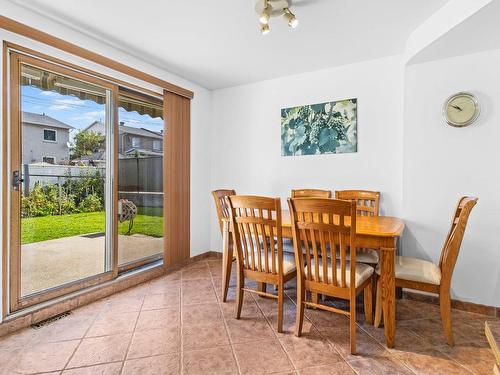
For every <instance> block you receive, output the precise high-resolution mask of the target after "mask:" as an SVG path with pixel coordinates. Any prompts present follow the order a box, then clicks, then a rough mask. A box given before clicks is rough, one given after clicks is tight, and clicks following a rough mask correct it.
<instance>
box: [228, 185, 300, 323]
mask: <svg viewBox="0 0 500 375" xmlns="http://www.w3.org/2000/svg"><path fill="white" fill-rule="evenodd" d="M229 206H230V211H229V212H230V215H231V220H232V225H233V241H234V244H235V247H236V253H237V264H238V286H237V288H238V290H237V292H236V319H239V318H240V316H241V307H242V305H243V294H244V292H251V293H256V294H259V295H261V296H267V297H271V298H276V299H277V300H278V332H282V331H283V303H284V291H285V283H286V282H287V281H288V280H291V279H293V278H294V277H295V276H296V274H297V272H296V268H295V257H294V256H293V255H292V254H286V253H285V254H284V253H283V236H282V232H281V231H282V228H281V201H280V199H279V198H267V197H256V196H238V195H233V196H231V197H229ZM245 279H250V280H254V281H256V282H257V283H268V284H273V285H276V286H277V289H278V295H277V296H276V295H274V294H270V293H266V292H265V291H262V290H253V289H249V288H246V287H245Z"/></svg>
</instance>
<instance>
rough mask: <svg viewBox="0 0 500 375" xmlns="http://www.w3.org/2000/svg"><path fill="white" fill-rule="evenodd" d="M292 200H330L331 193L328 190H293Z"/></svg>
mask: <svg viewBox="0 0 500 375" xmlns="http://www.w3.org/2000/svg"><path fill="white" fill-rule="evenodd" d="M291 197H292V198H331V197H332V192H331V191H330V190H320V189H293V190H292V194H291Z"/></svg>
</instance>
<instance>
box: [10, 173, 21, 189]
mask: <svg viewBox="0 0 500 375" xmlns="http://www.w3.org/2000/svg"><path fill="white" fill-rule="evenodd" d="M22 182H24V179H22V178H21V175H20V173H19V171H13V172H12V187H13V188H14V190H16V191H19V187H20V186H21V183H22Z"/></svg>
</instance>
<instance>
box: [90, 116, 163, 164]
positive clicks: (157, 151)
mask: <svg viewBox="0 0 500 375" xmlns="http://www.w3.org/2000/svg"><path fill="white" fill-rule="evenodd" d="M85 130H86V131H93V132H96V133H99V134H103V135H104V134H105V128H104V124H103V123H102V122H100V121H95V122H93V123H92V124H90V125H89V126H87V127H86V128H85ZM118 153H119V154H120V155H121V156H126V155H135V154H139V155H141V156H162V155H163V134H161V133H157V132H154V131H152V130H148V129H145V128H134V127H132V126H126V125H123V123H120V126H119V128H118Z"/></svg>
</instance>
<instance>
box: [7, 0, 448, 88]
mask: <svg viewBox="0 0 500 375" xmlns="http://www.w3.org/2000/svg"><path fill="white" fill-rule="evenodd" d="M12 2H14V3H16V4H20V5H22V6H24V7H26V8H28V9H31V10H34V11H36V12H39V13H41V14H43V15H46V16H48V17H50V18H53V19H55V20H56V21H58V22H61V23H63V24H66V25H68V26H70V27H72V28H74V29H77V30H79V31H81V32H84V33H87V34H89V35H91V36H93V37H95V38H97V39H100V40H101V41H104V42H106V43H108V44H110V45H112V46H114V47H117V48H119V49H122V50H124V51H126V52H128V53H130V54H132V55H134V56H136V57H139V58H141V59H143V60H145V61H147V62H149V63H151V64H154V65H156V66H159V67H162V68H164V69H166V70H168V71H170V72H172V73H176V74H178V75H180V76H182V77H184V78H186V79H189V80H191V81H194V82H197V83H199V84H200V85H202V86H204V87H206V88H209V89H216V88H222V87H228V86H235V85H240V84H244V83H249V82H256V81H261V80H265V79H271V78H276V77H280V76H285V75H290V74H296V73H302V72H307V71H314V70H318V69H323V68H328V67H333V66H339V65H345V64H350V63H354V62H359V61H363V60H369V59H374V58H380V57H384V56H390V55H394V54H398V53H401V52H403V51H404V47H405V42H406V40H407V38H408V36H409V35H410V33H411V32H412V31H413V30H414V29H415V28H416V27H417V26H418V25H420V24H421V23H422V22H423V21H424V20H425V19H426V18H428V17H429V16H430V15H431V14H432V13H433V12H435V11H436V10H437V9H438V8H439V7H441V6H442V5H444V4H445V3H446V2H447V0H418V1H415V0H377V1H374V0H356V1H353V0H295V1H294V2H293V6H292V11H294V12H295V14H296V15H297V18H299V20H300V25H299V27H298V28H296V29H294V30H291V29H289V28H288V26H287V25H286V23H285V22H283V20H281V19H272V20H271V24H270V26H271V33H270V34H268V35H265V36H263V35H260V32H259V30H258V22H257V14H256V13H255V12H254V0H216V1H207V0H165V1H142V2H137V1H133V0H106V1H103V0H85V1H67V0H51V1H46V0H12ZM138 4H140V6H138Z"/></svg>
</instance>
